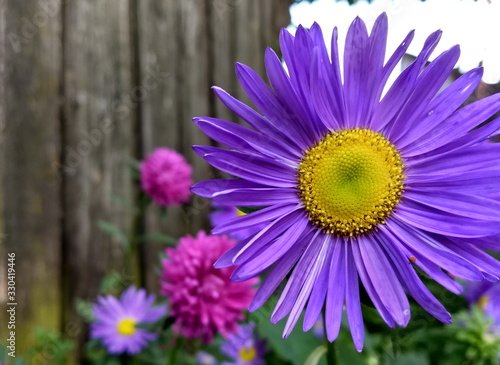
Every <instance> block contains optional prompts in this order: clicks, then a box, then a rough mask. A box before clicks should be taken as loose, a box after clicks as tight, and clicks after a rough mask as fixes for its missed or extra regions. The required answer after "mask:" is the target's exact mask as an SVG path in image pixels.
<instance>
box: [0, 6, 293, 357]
mask: <svg viewBox="0 0 500 365" xmlns="http://www.w3.org/2000/svg"><path fill="white" fill-rule="evenodd" d="M289 4H290V0H273V1H270V0H255V1H254V0H252V1H245V0H213V1H211V0H183V1H176V0H164V1H156V0H148V1H146V0H144V1H139V0H108V1H99V0H88V1H50V2H40V1H37V0H26V1H22V2H16V1H9V0H0V81H1V82H0V154H1V157H0V158H1V163H0V191H1V194H0V212H1V213H0V256H1V259H2V260H3V262H2V263H1V264H0V268H2V270H3V268H4V267H5V265H4V262H5V261H4V259H5V253H6V252H11V251H14V252H16V255H17V260H16V268H17V269H18V271H17V272H18V274H17V279H16V280H17V282H16V286H17V293H18V297H17V300H18V303H19V304H18V318H22V321H19V322H18V345H19V348H18V350H19V351H22V350H24V349H26V348H27V347H29V346H30V345H31V344H32V343H33V341H32V340H33V339H32V333H33V329H34V327H35V325H41V326H44V327H46V328H52V329H55V330H60V331H61V332H62V334H63V335H64V336H65V337H66V338H69V339H73V340H75V341H77V342H78V344H79V345H80V350H79V353H78V354H76V355H75V356H76V357H78V358H81V355H82V347H81V345H82V343H83V342H84V341H85V339H86V336H87V331H86V326H85V324H84V323H83V321H82V319H81V318H80V317H79V316H78V315H77V313H76V311H75V300H76V299H77V298H82V299H90V300H94V299H95V296H96V294H97V292H98V287H99V283H100V280H101V279H102V277H103V276H104V275H105V274H107V273H109V272H110V271H112V270H115V271H119V272H123V254H122V249H121V247H120V243H119V242H118V241H116V240H115V239H112V238H110V237H109V236H108V235H107V234H105V233H103V232H101V231H100V230H99V229H98V228H97V225H96V223H97V221H99V220H104V221H108V222H111V223H113V224H114V225H116V226H118V227H120V228H122V229H123V230H124V231H126V232H128V231H129V230H130V227H131V222H132V218H133V212H132V211H131V210H130V209H129V208H127V207H126V206H125V205H123V204H122V203H119V201H122V202H123V201H124V200H125V201H129V202H130V203H133V200H134V199H135V196H134V188H135V187H134V186H133V184H132V181H131V176H130V171H129V160H130V158H131V157H135V158H143V157H144V156H145V155H146V154H148V153H149V152H151V151H152V150H153V149H154V148H155V147H158V146H167V147H170V148H174V149H176V150H177V151H179V152H181V153H183V154H184V155H185V156H186V158H187V160H188V161H189V162H190V163H191V164H192V165H193V169H194V180H195V181H201V180H204V179H207V178H211V177H213V176H214V175H213V174H214V172H213V171H212V170H211V168H210V167H209V166H208V164H207V163H206V162H205V161H203V160H202V159H201V158H199V157H198V156H196V155H195V154H194V153H193V152H192V149H191V145H193V144H210V143H212V142H211V141H210V140H209V139H208V138H207V137H206V136H205V135H204V134H203V133H201V132H200V131H199V130H198V129H197V127H196V126H195V125H194V124H193V123H192V122H191V119H192V117H194V116H200V115H210V116H216V117H219V118H225V119H234V120H235V119H236V118H235V117H234V115H232V113H230V112H229V111H227V110H226V108H225V107H223V106H222V104H221V103H220V102H218V101H217V100H216V98H215V96H214V95H213V93H212V91H211V89H210V87H211V86H212V85H213V84H216V85H219V86H222V87H224V88H225V89H226V90H228V91H229V92H230V93H232V94H233V95H236V96H239V97H242V96H243V97H244V95H243V93H242V92H241V90H240V87H239V85H238V83H237V81H236V77H235V74H234V63H235V62H236V61H239V62H243V63H247V64H249V65H250V66H251V67H254V68H255V69H256V70H257V72H259V74H261V75H263V76H264V75H265V74H264V68H263V53H264V49H265V46H267V45H269V44H272V43H273V42H274V43H275V42H276V39H277V34H278V30H279V28H280V27H281V26H285V25H286V24H287V23H288V12H287V7H288V5H289ZM278 8H279V9H280V10H279V11H283V12H284V14H285V15H284V17H283V16H277V15H276V14H275V13H274V12H277V11H278V10H277V9H278ZM4 125H5V128H3V127H4ZM209 210H210V207H209V204H208V200H206V199H202V198H200V197H193V198H192V200H191V202H190V204H187V205H186V206H183V207H179V208H175V209H170V210H169V217H168V220H167V223H166V224H163V223H161V222H160V220H159V219H158V216H159V214H158V209H156V208H154V207H150V209H149V211H148V215H147V217H146V219H145V222H144V223H145V225H144V227H143V229H145V230H146V231H147V232H159V231H161V232H165V233H168V234H170V235H173V236H175V237H179V236H181V235H184V234H186V233H191V234H194V233H196V232H197V231H198V230H200V229H208V228H209V227H208V222H207V214H208V212H209ZM4 235H5V237H4ZM2 237H4V238H2ZM159 249H160V245H159V244H157V243H154V242H148V243H146V244H145V245H144V246H143V248H142V250H141V252H142V254H143V264H144V272H143V275H144V277H145V283H146V286H147V287H148V288H149V289H151V290H154V289H156V288H157V280H158V279H157V276H156V273H155V271H154V268H155V267H156V266H157V264H158V256H157V255H158V250H159ZM2 275H3V273H2ZM0 280H2V284H1V285H0V289H1V290H2V294H1V295H0V302H2V304H3V303H4V302H5V300H6V298H5V294H4V291H5V289H6V288H5V283H4V281H5V276H1V275H0ZM116 289H117V290H120V289H122V288H116ZM0 319H1V321H0V322H1V323H5V322H4V319H5V312H3V313H1V314H0ZM4 331H5V328H4V327H2V328H1V330H0V333H1V334H2V338H4V337H3V336H4ZM5 338H7V337H5ZM1 341H4V340H1ZM46 360H47V359H46ZM49 362H50V361H49Z"/></svg>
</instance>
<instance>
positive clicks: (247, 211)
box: [236, 207, 267, 214]
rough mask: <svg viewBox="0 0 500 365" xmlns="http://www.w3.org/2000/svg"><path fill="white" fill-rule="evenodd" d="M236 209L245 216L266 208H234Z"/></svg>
mask: <svg viewBox="0 0 500 365" xmlns="http://www.w3.org/2000/svg"><path fill="white" fill-rule="evenodd" d="M236 208H238V210H240V211H242V212H243V213H245V214H249V213H253V212H256V211H258V210H261V209H264V208H267V207H236Z"/></svg>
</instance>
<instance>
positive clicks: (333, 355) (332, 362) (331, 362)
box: [323, 312, 339, 365]
mask: <svg viewBox="0 0 500 365" xmlns="http://www.w3.org/2000/svg"><path fill="white" fill-rule="evenodd" d="M323 330H324V333H325V334H324V336H325V346H326V363H327V365H337V364H339V360H338V354H337V348H336V346H335V341H333V342H330V341H328V336H327V334H326V320H325V313H324V312H323Z"/></svg>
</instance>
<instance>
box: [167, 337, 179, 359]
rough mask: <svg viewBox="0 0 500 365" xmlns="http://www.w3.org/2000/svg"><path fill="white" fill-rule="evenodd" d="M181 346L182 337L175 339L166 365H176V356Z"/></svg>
mask: <svg viewBox="0 0 500 365" xmlns="http://www.w3.org/2000/svg"><path fill="white" fill-rule="evenodd" d="M181 346H182V337H175V338H174V341H173V346H172V351H171V352H170V357H169V358H168V362H167V365H177V354H178V353H179V348H180V347H181Z"/></svg>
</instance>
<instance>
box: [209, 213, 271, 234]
mask: <svg viewBox="0 0 500 365" xmlns="http://www.w3.org/2000/svg"><path fill="white" fill-rule="evenodd" d="M213 207H214V208H215V210H214V211H213V212H212V213H210V217H209V218H210V224H211V225H212V227H216V226H218V225H219V224H223V223H225V222H228V221H230V220H231V219H233V218H236V217H241V216H244V215H245V213H243V212H242V211H241V210H239V209H238V208H237V207H235V206H234V205H214V206H213ZM262 228H265V225H264V224H261V225H259V226H253V227H244V228H242V229H240V230H238V231H235V232H232V233H231V236H232V237H234V238H235V239H237V240H243V239H245V238H247V237H248V236H250V235H251V234H254V233H256V232H257V231H259V230H261V229H262Z"/></svg>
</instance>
